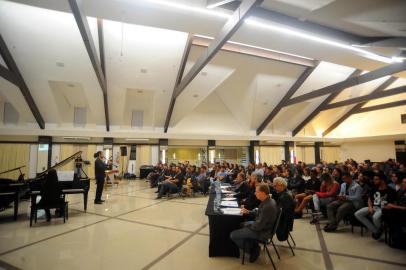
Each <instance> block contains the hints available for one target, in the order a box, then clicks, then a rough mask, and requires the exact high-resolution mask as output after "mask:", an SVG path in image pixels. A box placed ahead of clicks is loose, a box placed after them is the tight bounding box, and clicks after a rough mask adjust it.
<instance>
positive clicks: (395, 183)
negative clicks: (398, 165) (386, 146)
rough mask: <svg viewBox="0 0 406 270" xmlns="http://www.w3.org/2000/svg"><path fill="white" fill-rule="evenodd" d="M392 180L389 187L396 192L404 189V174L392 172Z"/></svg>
mask: <svg viewBox="0 0 406 270" xmlns="http://www.w3.org/2000/svg"><path fill="white" fill-rule="evenodd" d="M390 180H391V181H390V183H389V184H388V187H390V188H391V189H393V190H395V191H396V192H397V191H399V190H400V189H401V188H402V180H403V174H402V173H395V172H392V173H391V178H390Z"/></svg>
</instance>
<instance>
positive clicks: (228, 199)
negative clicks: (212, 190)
mask: <svg viewBox="0 0 406 270" xmlns="http://www.w3.org/2000/svg"><path fill="white" fill-rule="evenodd" d="M221 200H222V201H235V200H237V198H223V199H221Z"/></svg>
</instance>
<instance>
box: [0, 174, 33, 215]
mask: <svg viewBox="0 0 406 270" xmlns="http://www.w3.org/2000/svg"><path fill="white" fill-rule="evenodd" d="M24 167H25V166H20V167H17V168H13V169H10V170H7V171H4V172H0V175H3V174H6V173H11V172H14V171H17V170H18V171H20V176H19V177H18V179H16V180H15V179H9V178H0V208H7V207H9V206H10V204H11V203H14V220H17V216H18V204H19V202H20V198H22V197H24V196H25V195H26V194H27V192H28V191H29V189H28V182H27V181H25V180H24V174H23V173H22V171H21V169H22V168H24Z"/></svg>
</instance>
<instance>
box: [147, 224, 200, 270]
mask: <svg viewBox="0 0 406 270" xmlns="http://www.w3.org/2000/svg"><path fill="white" fill-rule="evenodd" d="M207 225H208V223H205V224H203V225H202V226H200V227H199V228H198V229H197V230H195V231H194V232H193V233H191V234H190V235H188V236H186V237H185V238H184V239H182V240H181V241H179V242H178V243H176V244H175V245H174V246H173V247H171V248H169V249H168V250H167V251H165V252H164V253H162V254H161V255H159V256H158V257H157V258H155V260H153V261H152V262H150V263H149V264H147V265H146V266H144V267H143V268H141V270H147V269H150V268H151V267H153V266H154V265H155V264H157V263H158V262H160V261H161V260H163V259H164V258H165V257H167V256H168V255H169V254H171V253H172V252H174V251H175V250H176V249H178V248H179V247H180V246H182V245H183V244H185V243H186V242H187V241H189V240H190V239H191V238H192V237H193V236H195V235H197V234H198V233H199V231H201V230H202V229H203V228H205V227H206V226H207Z"/></svg>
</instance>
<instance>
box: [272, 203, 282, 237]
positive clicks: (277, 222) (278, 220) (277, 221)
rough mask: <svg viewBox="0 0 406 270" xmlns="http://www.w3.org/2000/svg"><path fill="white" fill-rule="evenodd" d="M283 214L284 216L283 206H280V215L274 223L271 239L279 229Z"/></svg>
mask: <svg viewBox="0 0 406 270" xmlns="http://www.w3.org/2000/svg"><path fill="white" fill-rule="evenodd" d="M281 216H282V208H279V213H278V216H277V218H276V220H275V224H274V225H273V228H272V234H271V237H270V238H271V239H272V238H273V236H274V235H275V234H276V230H277V229H278V226H279V222H280V220H281Z"/></svg>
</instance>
